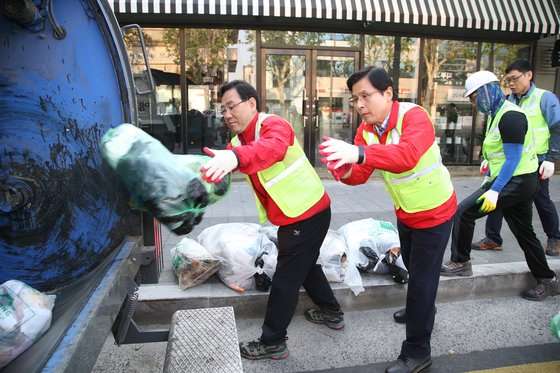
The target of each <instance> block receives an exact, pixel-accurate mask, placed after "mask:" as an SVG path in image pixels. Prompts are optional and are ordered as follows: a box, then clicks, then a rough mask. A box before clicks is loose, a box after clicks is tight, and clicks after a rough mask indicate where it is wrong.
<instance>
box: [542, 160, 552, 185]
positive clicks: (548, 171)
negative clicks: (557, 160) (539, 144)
mask: <svg viewBox="0 0 560 373" xmlns="http://www.w3.org/2000/svg"><path fill="white" fill-rule="evenodd" d="M539 174H540V175H541V179H542V180H546V179H548V178H549V177H551V176H552V175H554V162H549V161H543V162H542V163H541V167H540V168H539Z"/></svg>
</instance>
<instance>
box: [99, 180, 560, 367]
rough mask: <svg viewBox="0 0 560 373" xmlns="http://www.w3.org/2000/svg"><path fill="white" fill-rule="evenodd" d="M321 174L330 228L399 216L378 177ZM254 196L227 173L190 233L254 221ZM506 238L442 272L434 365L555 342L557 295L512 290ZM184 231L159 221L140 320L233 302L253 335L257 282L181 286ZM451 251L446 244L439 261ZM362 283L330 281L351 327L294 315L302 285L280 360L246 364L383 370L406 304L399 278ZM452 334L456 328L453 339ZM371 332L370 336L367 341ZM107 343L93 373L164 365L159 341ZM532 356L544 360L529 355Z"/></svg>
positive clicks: (515, 269)
mask: <svg viewBox="0 0 560 373" xmlns="http://www.w3.org/2000/svg"><path fill="white" fill-rule="evenodd" d="M323 181H324V184H325V188H326V190H327V192H328V193H329V195H330V197H331V200H332V203H331V208H332V220H331V229H338V228H339V227H340V226H342V225H343V224H345V223H348V222H350V221H354V220H359V219H363V218H375V219H380V220H387V221H390V222H392V223H393V224H396V220H395V216H394V211H393V207H392V204H391V201H390V200H389V197H388V195H387V192H386V191H385V190H384V186H383V183H382V182H381V180H380V179H379V178H375V177H374V178H372V179H371V180H370V181H369V182H368V183H367V184H365V185H360V186H353V187H351V186H346V185H343V184H340V183H337V182H335V181H333V180H330V179H324V180H323ZM480 182H481V179H480V177H465V176H455V177H453V183H454V186H455V190H456V192H457V196H458V200H459V201H461V200H462V199H463V198H465V197H466V196H468V195H469V194H470V193H471V192H472V191H473V190H475V189H476V188H477V187H478V186H479V184H480ZM550 195H551V196H552V199H553V201H554V202H555V203H556V206H557V208H558V207H559V204H560V178H558V177H554V178H553V179H552V180H551V183H550ZM253 198H254V197H253V195H252V192H251V190H250V188H249V187H248V185H247V184H246V183H244V182H241V181H235V182H233V183H232V185H231V189H230V191H229V192H228V194H227V195H226V196H225V197H224V198H223V199H222V200H220V201H219V202H217V203H216V204H215V205H212V206H209V207H208V208H207V210H206V213H205V215H204V219H203V220H202V222H201V224H200V225H198V226H197V227H195V229H194V230H193V232H191V233H190V234H189V235H188V236H189V237H190V238H196V237H197V236H198V234H199V233H200V232H201V231H202V230H203V229H204V228H206V227H209V226H212V225H215V224H219V223H227V222H254V223H257V222H258V219H257V212H256V208H255V204H254V199H253ZM533 225H534V227H535V231H536V233H537V236H538V237H539V238H540V239H541V242H543V244H546V235H545V234H544V232H543V230H542V225H541V223H540V221H539V218H538V215H537V213H536V210H535V211H534V214H533ZM483 234H484V219H481V220H479V221H478V222H477V224H476V229H475V235H474V238H475V240H477V239H479V238H482V237H483ZM502 237H503V239H504V245H503V247H504V249H503V250H502V251H500V252H496V251H473V252H472V254H471V256H472V262H473V265H474V276H473V277H469V278H453V277H452V278H443V277H442V280H441V282H440V290H439V293H438V316H437V323H436V327H435V329H434V339H433V343H432V346H433V355H434V356H437V359H438V360H437V361H440V364H438V366H439V368H437V367H436V368H432V370H431V371H432V372H444V371H457V372H459V371H468V370H472V369H483V368H492V367H496V366H500V365H496V364H499V363H496V364H494V366H492V364H490V362H491V361H493V360H495V361H497V360H496V359H493V358H492V355H490V356H487V357H486V358H483V357H479V358H477V359H478V360H477V361H480V362H482V361H487V363H486V364H479V365H476V364H473V360H472V359H471V358H469V356H470V354H472V353H474V352H476V351H489V350H496V351H498V350H499V351H501V352H500V353H502V352H504V351H510V350H511V351H513V352H512V356H513V355H515V354H519V349H520V348H521V349H522V347H523V346H548V345H549V344H551V343H553V342H554V341H553V340H552V337H551V336H550V333H549V332H548V330H547V321H548V320H549V319H550V317H551V316H552V315H553V314H555V313H556V312H558V310H559V309H560V298H559V297H555V298H549V299H547V300H546V301H545V302H528V301H525V300H522V299H521V298H519V297H518V296H517V294H518V292H519V290H520V289H522V288H524V287H526V286H528V285H529V284H530V283H531V282H532V281H533V280H532V279H531V278H530V276H529V275H528V270H527V268H526V264H525V260H524V256H523V252H522V251H521V249H520V248H519V246H518V244H517V242H516V241H515V239H514V237H513V235H512V233H511V231H510V230H509V228H508V227H507V224H504V226H503V228H502ZM181 238H182V237H177V236H175V235H174V234H172V233H171V232H169V231H167V230H164V234H163V243H164V248H165V249H164V263H165V266H164V271H163V272H162V273H161V277H160V284H158V285H143V286H142V287H141V288H140V298H139V300H140V305H139V308H138V309H137V313H138V315H137V316H139V320H137V321H139V322H140V323H144V324H148V325H158V326H168V324H169V321H168V320H170V315H171V314H172V313H173V311H174V310H175V309H180V308H195V307H209V306H223V305H233V306H234V309H235V315H236V322H237V329H238V333H239V339H240V340H246V339H251V338H255V337H257V336H258V334H259V330H260V326H261V323H262V314H263V312H264V311H263V310H264V307H265V304H266V297H267V294H266V293H259V292H255V291H253V292H247V293H246V294H238V293H236V292H234V291H232V290H230V289H228V288H226V287H225V285H223V284H221V283H219V281H218V280H217V279H215V278H214V279H210V280H209V281H208V282H207V283H205V284H202V285H199V286H197V287H194V288H191V289H187V290H186V291H181V290H179V289H178V287H177V285H176V279H175V277H174V275H173V273H172V272H171V270H170V267H171V266H170V258H169V250H170V248H171V247H173V246H174V245H176V244H177V242H178V241H179V240H180V239H181ZM449 255H450V254H449V247H448V248H447V252H446V254H445V258H444V260H447V259H448V258H449ZM547 258H548V260H549V263H550V265H551V267H552V268H553V269H555V270H556V271H557V272H560V258H559V257H556V258H552V257H547ZM364 282H365V285H366V292H365V294H362V295H360V296H358V297H356V296H354V295H352V294H351V292H350V291H349V289H347V288H346V287H345V286H344V285H341V284H333V289H334V290H335V294H336V296H337V298H339V300H341V303H342V304H343V307H344V309H345V311H346V315H347V316H346V319H347V328H346V329H345V331H344V332H342V333H337V332H335V331H331V330H329V329H327V328H322V329H321V328H317V326H315V325H311V326H310V325H309V324H308V323H306V321H305V320H304V318H303V317H302V316H300V315H301V310H302V308H303V307H305V306H307V305H308V304H309V302H308V300H306V299H305V298H306V297H305V295H304V294H302V297H301V298H300V307H299V308H298V311H297V314H296V316H295V318H294V320H293V322H292V324H291V326H290V329H289V337H290V341H289V346H290V350H291V356H290V358H289V359H288V360H285V361H282V362H248V361H244V362H243V364H244V371H246V372H253V371H254V372H257V371H266V372H295V371H316V370H331V369H335V370H334V371H339V370H340V371H345V372H346V371H374V372H375V371H383V369H382V368H381V367H382V366H385V365H386V364H385V363H386V362H388V361H390V360H392V359H394V358H395V351H398V349H399V348H400V341H402V339H403V338H404V328H401V327H396V326H395V324H394V323H393V322H392V319H391V315H392V313H393V312H394V311H395V310H396V309H397V308H398V307H399V306H402V305H403V304H404V294H405V292H404V287H403V286H402V285H398V284H395V283H394V282H392V281H391V280H390V278H388V276H382V275H368V276H364ZM458 335H460V336H461V337H460V338H457V336H458ZM371 341H375V343H373V344H371V343H372V342H371ZM112 343H113V342H112V337H109V338H108V340H107V343H106V345H105V347H104V349H103V351H102V354H101V355H100V356H99V359H98V363H97V365H96V367H95V368H94V370H93V371H94V372H109V371H111V372H113V373H114V372H118V371H122V372H135V371H139V372H157V371H161V367H162V365H163V358H164V356H165V343H155V344H147V345H131V346H124V347H121V348H116V347H114V346H113V345H112ZM333 346H334V347H333ZM552 346H553V347H551V348H552V351H553V353H552V355H554V356H560V349H558V347H557V346H560V345H558V344H553V345H552ZM527 348H529V347H527ZM543 348H544V347H543ZM501 349H505V350H504V351H502V350H501ZM516 349H517V350H516ZM537 350H538V352H537V353H536V355H537V356H541V357H542V356H545V355H544V352H543V351H544V350H542V349H537ZM547 351H548V350H547ZM504 353H505V352H504ZM539 354H540V355H539ZM458 356H459V357H458ZM460 356H462V358H461V357H460ZM547 356H548V355H547ZM450 357H454V358H456V359H455V360H453V361H455V362H457V361H463V363H464V368H461V369H459V368H451V370H445V369H443V368H442V366H445V365H446V364H447V363H446V362H448V359H449V358H450ZM446 359H447V360H446ZM527 359H529V358H527ZM160 360H161V361H160ZM549 360H551V359H549ZM556 360H557V359H556ZM150 361H151V362H150ZM534 361H543V360H542V359H541V360H538V358H535V360H534ZM475 362H476V361H475ZM125 363H126V364H125ZM123 364H125V365H126V366H124V365H123ZM384 364H385V365H384ZM469 364H470V365H469ZM349 367H353V368H349ZM358 367H362V368H359V369H358ZM136 369H138V370H136ZM263 369H264V370H263ZM345 369H346V370H345ZM348 369H350V370H348ZM360 369H363V370H360ZM434 369H435V370H434Z"/></svg>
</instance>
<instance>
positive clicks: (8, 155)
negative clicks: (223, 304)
mask: <svg viewBox="0 0 560 373" xmlns="http://www.w3.org/2000/svg"><path fill="white" fill-rule="evenodd" d="M28 3H31V4H32V5H33V2H31V1H28ZM35 4H37V8H36V9H35V10H36V12H35V13H34V14H33V17H31V18H33V19H32V20H31V21H29V17H28V19H24V18H25V17H20V18H17V17H12V16H11V15H6V12H5V11H4V15H2V14H0V141H1V142H0V164H1V167H0V170H1V171H0V186H1V190H0V193H1V195H0V283H1V282H4V281H6V280H10V279H18V280H21V281H24V282H26V283H27V284H29V285H31V286H33V287H35V288H37V289H39V290H52V289H56V288H60V287H63V286H64V285H67V284H70V283H72V281H73V280H75V279H77V278H79V277H81V276H84V275H85V274H87V273H88V272H89V271H91V270H92V269H93V268H95V266H96V265H97V264H99V262H101V261H102V260H103V258H104V257H106V256H107V255H108V254H109V253H111V251H112V250H114V249H115V248H116V247H117V246H118V245H119V244H120V243H121V242H122V240H123V238H124V236H125V235H126V234H127V233H128V232H129V229H130V225H131V224H130V223H131V221H130V215H129V212H128V211H129V208H128V205H127V204H128V196H127V194H126V192H125V191H124V189H123V188H122V187H121V186H120V185H119V183H118V182H117V179H116V177H114V175H113V174H112V172H111V171H110V170H109V168H108V167H107V166H106V165H105V164H104V163H103V162H102V159H101V154H100V152H99V141H100V139H101V137H102V136H103V134H104V133H105V132H106V131H107V130H108V129H109V128H111V127H115V126H117V125H119V124H121V123H123V122H129V123H131V122H132V123H135V122H136V109H135V106H136V103H135V96H134V90H133V83H132V74H131V72H130V67H129V64H128V58H127V56H126V51H125V48H124V44H123V41H122V37H121V33H120V29H119V27H118V24H117V22H116V20H115V18H114V15H113V13H112V11H111V9H110V7H109V6H108V4H107V2H106V1H100V0H99V1H96V0H81V1H76V0H43V1H35ZM41 7H42V8H41Z"/></svg>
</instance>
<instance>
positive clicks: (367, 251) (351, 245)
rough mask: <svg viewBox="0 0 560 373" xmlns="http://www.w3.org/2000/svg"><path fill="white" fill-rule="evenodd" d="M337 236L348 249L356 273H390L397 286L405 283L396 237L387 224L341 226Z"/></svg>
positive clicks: (368, 221) (372, 221) (361, 222)
mask: <svg viewBox="0 0 560 373" xmlns="http://www.w3.org/2000/svg"><path fill="white" fill-rule="evenodd" d="M338 232H339V233H340V234H342V236H343V237H344V240H345V241H346V246H348V256H349V260H350V261H351V262H353V263H354V264H355V265H356V266H357V267H358V268H359V269H360V270H362V271H364V272H371V273H391V274H392V275H393V278H394V279H395V281H397V282H399V283H404V282H406V281H407V280H408V274H407V270H406V266H405V265H404V262H403V260H402V257H401V255H400V241H399V234H398V232H397V230H396V228H395V227H394V226H393V224H392V223H391V222H388V221H383V220H375V219H371V218H368V219H362V220H357V221H353V222H350V223H347V224H345V225H343V226H342V227H340V228H339V230H338Z"/></svg>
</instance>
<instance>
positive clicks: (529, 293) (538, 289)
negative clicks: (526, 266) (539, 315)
mask: <svg viewBox="0 0 560 373" xmlns="http://www.w3.org/2000/svg"><path fill="white" fill-rule="evenodd" d="M559 294H560V282H559V281H558V277H556V276H554V277H553V278H547V279H537V286H535V287H534V288H532V289H529V290H526V291H524V292H523V293H522V294H521V296H522V297H523V298H525V299H527V300H533V301H537V302H540V301H542V300H545V299H546V298H548V297H553V296H555V295H559Z"/></svg>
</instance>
